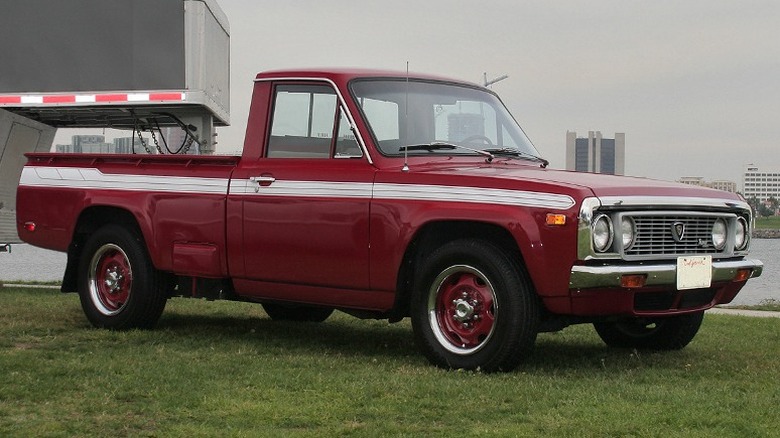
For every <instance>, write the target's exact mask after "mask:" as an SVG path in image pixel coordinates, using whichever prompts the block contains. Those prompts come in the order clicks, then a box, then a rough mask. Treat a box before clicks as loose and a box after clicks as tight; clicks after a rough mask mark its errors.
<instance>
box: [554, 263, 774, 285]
mask: <svg viewBox="0 0 780 438" xmlns="http://www.w3.org/2000/svg"><path fill="white" fill-rule="evenodd" d="M739 269H752V270H753V272H752V274H751V275H750V278H755V277H758V276H760V275H761V273H762V272H763V271H764V264H763V263H762V262H761V261H760V260H727V261H717V260H713V261H712V282H713V283H716V282H719V281H731V280H732V279H733V278H734V276H735V275H736V273H737V270H739ZM643 274H644V275H647V282H646V283H645V286H646V287H651V286H673V287H676V285H677V264H675V263H664V264H643V263H633V264H629V265H605V266H574V267H572V269H571V277H570V280H569V288H570V289H589V288H611V287H621V285H620V279H621V277H623V276H624V275H643Z"/></svg>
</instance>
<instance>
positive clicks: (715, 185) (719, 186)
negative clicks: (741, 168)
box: [677, 176, 737, 193]
mask: <svg viewBox="0 0 780 438" xmlns="http://www.w3.org/2000/svg"><path fill="white" fill-rule="evenodd" d="M677 182H679V183H683V184H688V185H690V186H699V187H709V188H711V189H716V190H723V191H724V192H731V193H736V192H737V183H735V182H734V181H728V180H723V179H719V180H715V181H706V180H705V179H704V177H701V176H682V177H680V179H678V180H677Z"/></svg>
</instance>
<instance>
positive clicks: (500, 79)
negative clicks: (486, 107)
mask: <svg viewBox="0 0 780 438" xmlns="http://www.w3.org/2000/svg"><path fill="white" fill-rule="evenodd" d="M508 77H509V75H501V76H499V77H497V78H495V79H491V80H488V78H487V72H484V73H482V83H483V84H484V85H485V88H487V87H489V86H491V85H493V84H495V83H496V82H498V81H503V80H504V79H506V78H508Z"/></svg>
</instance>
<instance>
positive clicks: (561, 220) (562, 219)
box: [546, 213, 566, 225]
mask: <svg viewBox="0 0 780 438" xmlns="http://www.w3.org/2000/svg"><path fill="white" fill-rule="evenodd" d="M546 222H547V225H566V216H565V215H562V214H553V213H547V221H546Z"/></svg>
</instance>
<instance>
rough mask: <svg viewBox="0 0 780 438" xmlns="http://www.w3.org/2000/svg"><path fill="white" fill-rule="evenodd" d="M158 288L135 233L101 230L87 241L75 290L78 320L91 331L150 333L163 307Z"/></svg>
mask: <svg viewBox="0 0 780 438" xmlns="http://www.w3.org/2000/svg"><path fill="white" fill-rule="evenodd" d="M163 284H164V282H163V281H162V276H161V275H160V272H159V271H157V269H155V268H154V266H153V265H152V262H151V259H150V258H149V255H148V253H147V251H146V247H145V246H144V244H143V240H142V239H141V238H140V236H138V234H137V233H133V232H131V231H129V230H127V229H126V228H124V227H121V226H118V225H107V226H105V227H103V228H100V229H99V230H98V231H97V232H95V233H94V234H93V235H92V236H91V237H90V238H89V239H88V240H87V243H86V245H85V246H84V251H83V253H82V255H81V260H80V263H79V288H78V289H79V298H80V300H81V307H82V309H83V310H84V314H85V315H86V316H87V319H88V320H89V321H90V322H91V323H92V325H94V326H95V327H100V328H108V329H116V330H124V329H132V328H151V327H153V326H154V325H155V324H156V323H157V320H158V319H159V318H160V315H161V314H162V311H163V309H164V308H165V303H166V301H167V295H166V291H165V288H164V287H163Z"/></svg>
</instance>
